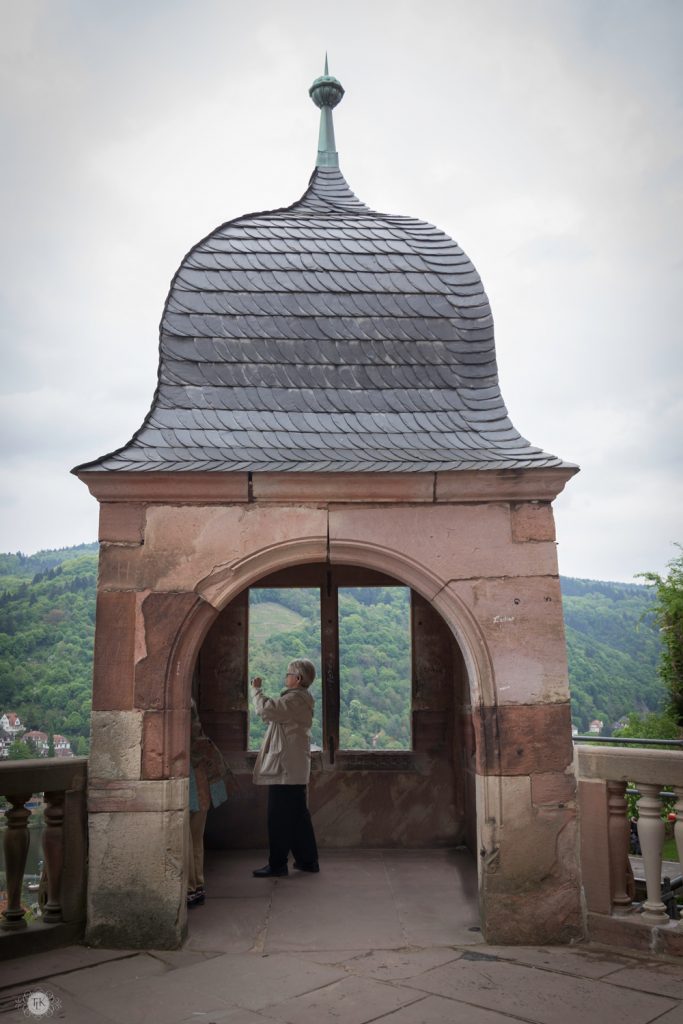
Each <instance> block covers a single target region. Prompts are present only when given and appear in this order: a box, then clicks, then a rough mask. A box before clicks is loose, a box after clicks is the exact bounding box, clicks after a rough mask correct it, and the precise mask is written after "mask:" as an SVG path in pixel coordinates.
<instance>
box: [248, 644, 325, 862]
mask: <svg viewBox="0 0 683 1024" xmlns="http://www.w3.org/2000/svg"><path fill="white" fill-rule="evenodd" d="M314 679H315V668H314V666H313V662H311V661H308V659H306V658H301V659H299V660H297V661H292V662H290V664H289V666H288V668H287V674H286V676H285V689H284V690H283V691H282V693H281V694H280V696H279V697H266V696H265V695H264V693H263V692H262V690H261V684H262V679H261V678H260V677H259V676H257V677H256V678H254V679H252V681H251V685H252V697H253V701H254V707H255V708H256V713H257V714H258V715H259V716H260V717H261V718H262V719H263V721H264V722H268V723H269V725H268V730H267V732H266V735H265V737H264V740H263V743H262V744H261V749H260V751H259V754H258V757H257V758H256V764H255V765H254V782H255V784H256V785H257V786H268V787H269V788H268V842H269V845H270V853H269V857H268V863H267V864H266V865H265V867H262V868H258V869H257V870H256V871H254V872H253V874H254V877H255V878H275V877H279V876H282V875H287V874H289V871H288V868H287V859H288V857H289V851H290V850H291V851H292V854H293V856H294V867H295V868H297V869H298V870H299V871H313V872H317V871H319V870H320V868H319V867H318V848H317V846H316V842H315V834H314V832H313V823H312V822H311V815H310V813H309V810H308V804H307V800H306V786H307V785H308V780H309V777H310V774H311V724H312V722H313V704H314V700H313V697H312V695H311V694H310V693H309V692H308V688H309V686H310V685H311V683H312V682H313V680H314Z"/></svg>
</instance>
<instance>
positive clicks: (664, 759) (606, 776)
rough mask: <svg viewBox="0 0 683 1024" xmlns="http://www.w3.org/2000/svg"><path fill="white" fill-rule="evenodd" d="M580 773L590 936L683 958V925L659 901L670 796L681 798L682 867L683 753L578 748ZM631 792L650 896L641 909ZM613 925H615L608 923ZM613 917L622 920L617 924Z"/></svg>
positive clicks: (681, 837)
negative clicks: (666, 796) (632, 853)
mask: <svg viewBox="0 0 683 1024" xmlns="http://www.w3.org/2000/svg"><path fill="white" fill-rule="evenodd" d="M575 766H576V772H577V777H578V781H579V820H580V835H581V873H582V878H583V888H584V893H585V898H586V909H587V911H588V931H589V935H590V937H591V938H593V939H595V940H597V941H610V942H614V941H618V940H623V944H624V945H630V946H632V947H633V946H635V947H637V948H644V949H645V948H647V949H651V950H661V951H666V952H670V953H679V954H683V922H674V921H671V920H670V918H669V917H668V915H667V912H666V907H665V905H664V903H663V902H662V899H661V875H662V849H663V845H664V834H665V822H664V819H663V817H662V808H663V803H662V801H663V797H662V793H663V791H665V790H666V791H669V792H673V793H674V794H675V797H676V804H675V811H676V814H677V820H676V823H675V839H676V846H677V853H678V860H679V863H680V864H681V867H682V868H683V754H682V753H681V752H680V751H671V750H661V749H657V750H651V749H645V748H632V747H630V748H625V749H624V748H615V747H608V748H605V747H598V746H590V745H585V746H584V745H577V747H576V749H575ZM629 785H630V786H632V787H633V788H634V789H636V790H637V791H638V792H639V794H640V797H639V799H638V836H639V839H640V846H641V851H642V857H643V865H644V871H645V884H646V892H647V895H646V899H645V900H644V901H641V902H638V901H635V900H634V885H633V876H632V872H631V868H630V862H629V842H630V823H629V820H628V811H627V806H628V805H627V799H626V789H627V786H629ZM607 918H610V919H612V920H611V921H610V922H608V921H607V920H606V919H607ZM615 918H618V919H619V923H618V924H617V923H616V922H615V920H614V919H615ZM631 926H635V927H636V932H633V930H631V931H629V930H628V929H630V928H631ZM644 929H647V934H646V932H645V931H644ZM674 932H675V933H676V934H675V936H674V934H673V933H674ZM665 933H666V934H665ZM629 936H630V938H629Z"/></svg>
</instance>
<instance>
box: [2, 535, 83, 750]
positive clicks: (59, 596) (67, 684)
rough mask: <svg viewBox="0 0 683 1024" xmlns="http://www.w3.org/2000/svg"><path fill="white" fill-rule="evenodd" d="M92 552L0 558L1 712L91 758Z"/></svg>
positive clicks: (71, 550) (75, 550)
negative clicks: (61, 737)
mask: <svg viewBox="0 0 683 1024" xmlns="http://www.w3.org/2000/svg"><path fill="white" fill-rule="evenodd" d="M96 583H97V545H96V544H81V545H79V546H78V547H76V548H66V549H64V550H61V551H40V552H38V553H37V554H35V555H31V556H30V557H29V556H25V555H21V554H17V555H0V712H3V711H16V712H17V714H18V715H19V717H20V718H21V720H22V722H23V724H24V725H25V726H26V727H27V728H28V729H41V730H42V731H44V732H48V733H61V734H62V735H64V736H66V737H67V738H68V739H69V740H71V744H72V749H73V751H74V753H77V754H81V753H87V751H88V736H89V732H90V705H91V699H90V698H91V688H92V652H93V635H94V629H95V587H96Z"/></svg>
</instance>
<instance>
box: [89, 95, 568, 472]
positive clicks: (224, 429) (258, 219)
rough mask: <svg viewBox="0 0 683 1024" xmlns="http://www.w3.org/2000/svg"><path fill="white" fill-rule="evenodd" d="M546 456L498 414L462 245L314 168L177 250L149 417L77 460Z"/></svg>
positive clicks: (301, 464)
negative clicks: (306, 180)
mask: <svg viewBox="0 0 683 1024" xmlns="http://www.w3.org/2000/svg"><path fill="white" fill-rule="evenodd" d="M333 81H335V80H333ZM325 112H327V114H328V115H329V116H330V118H331V110H329V108H328V109H327V111H325V110H324V111H323V113H325ZM328 123H329V126H330V127H331V120H330V121H329V122H328ZM321 138H322V135H321ZM333 141H334V139H333V135H332V142H333ZM332 148H333V146H332ZM328 155H329V154H328ZM333 156H334V158H336V153H334V154H333ZM320 162H321V161H320V160H319V163H320ZM323 162H324V161H323ZM333 162H336V160H335V161H333ZM560 465H566V464H565V463H562V462H561V460H560V459H558V458H556V457H555V456H552V455H548V454H547V453H545V452H543V451H541V450H540V449H539V448H535V447H533V446H532V445H530V444H529V442H528V441H526V440H525V439H524V438H522V437H521V436H520V434H519V433H518V431H517V430H516V429H515V428H514V427H513V425H512V423H511V422H510V420H509V418H508V416H507V412H506V409H505V406H504V404H503V399H502V396H501V393H500V389H499V386H498V376H497V367H496V356H495V346H494V336H493V321H492V317H491V310H490V307H489V303H488V299H487V297H486V294H485V292H484V288H483V286H482V283H481V279H480V277H479V275H478V273H477V271H476V270H475V268H474V266H473V265H472V263H471V262H470V260H469V259H468V258H467V256H466V255H465V253H464V252H463V251H462V249H461V248H460V247H459V246H458V245H457V244H456V243H455V242H454V241H453V240H452V239H451V238H449V237H448V236H447V235H445V234H444V233H443V232H442V231H440V230H438V229H437V228H435V227H433V226H432V225H430V224H426V223H424V222H423V221H420V220H416V219H413V218H411V217H400V216H388V215H384V214H380V213H376V212H374V211H373V210H370V209H368V207H366V206H365V205H364V204H363V203H361V202H360V201H359V200H358V199H357V198H356V196H355V195H354V194H353V192H352V191H351V190H350V188H349V186H348V185H347V183H346V181H345V180H344V178H343V176H342V174H341V173H340V171H339V169H338V168H337V167H335V166H318V167H317V168H316V169H315V171H314V173H313V176H312V178H311V181H310V184H309V187H308V189H307V191H306V192H305V194H304V195H303V197H302V198H301V199H300V200H299V201H298V202H297V203H294V205H292V206H290V207H287V208H284V209H280V210H274V211H271V212H266V213H257V214H249V215H247V216H243V217H238V218H237V219H236V220H233V221H229V222H228V223H226V224H223V225H222V226H221V227H219V228H218V229H217V230H216V231H214V232H213V233H212V234H211V235H209V236H207V237H206V238H205V239H204V240H203V241H201V242H199V243H198V245H196V246H195V247H194V248H193V249H192V250H191V251H190V252H189V253H188V255H187V256H186V257H185V259H184V260H183V262H182V264H181V266H180V268H179V270H178V272H177V273H176V275H175V277H174V279H173V282H172V284H171V290H170V292H169V295H168V299H167V301H166V307H165V309H164V314H163V319H162V323H161V340H160V360H159V376H158V384H157V389H156V392H155V395H154V400H153V403H152V408H151V409H150V412H149V413H148V415H147V417H146V419H145V421H144V423H143V425H142V426H141V428H140V429H139V430H138V431H137V433H136V434H135V435H134V436H133V438H132V439H131V441H130V442H129V443H128V444H127V445H125V446H124V447H123V448H120V449H118V450H117V451H115V452H113V453H112V454H110V455H106V456H103V457H102V458H101V459H99V460H97V461H95V462H91V463H88V464H86V465H83V466H79V467H78V470H79V471H82V470H88V471H99V470H102V471H111V470H127V471H131V470H132V471H177V470H188V471H198V470H213V471H237V470H242V471H245V470H248V471H254V472H258V471H265V470H267V471H278V470H284V471H296V470H299V471H320V472H338V471H343V472H348V471H352V472H363V471H373V472H376V471H380V472H381V471H399V472H407V471H417V472H427V471H429V472H433V471H438V470H466V469H482V470H485V469H488V470H500V469H523V468H529V467H548V466H560Z"/></svg>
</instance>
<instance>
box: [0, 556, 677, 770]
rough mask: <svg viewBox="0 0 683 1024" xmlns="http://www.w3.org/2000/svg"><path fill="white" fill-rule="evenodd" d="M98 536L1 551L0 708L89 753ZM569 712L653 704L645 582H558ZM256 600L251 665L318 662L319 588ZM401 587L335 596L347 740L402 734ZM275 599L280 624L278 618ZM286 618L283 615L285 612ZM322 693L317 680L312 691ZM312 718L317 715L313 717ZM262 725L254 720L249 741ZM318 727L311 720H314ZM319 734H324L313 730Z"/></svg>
mask: <svg viewBox="0 0 683 1024" xmlns="http://www.w3.org/2000/svg"><path fill="white" fill-rule="evenodd" d="M96 552H97V545H95V544H82V545H79V546H78V547H75V548H65V549H62V550H58V551H53V550H46V551H41V552H38V553H37V554H35V555H30V556H27V555H22V554H20V553H17V554H0V712H2V711H10V710H11V711H16V712H17V713H18V714H19V716H20V717H21V719H22V721H23V723H24V724H25V725H26V726H27V728H29V729H42V730H44V731H46V732H57V733H62V734H64V735H65V736H67V737H68V738H69V739H70V740H71V741H72V743H73V746H74V750H75V751H76V752H77V753H86V752H87V746H88V736H89V717H90V706H91V686H92V651H93V636H94V623H95V590H96V579H97V554H96ZM562 591H563V595H564V615H565V624H566V631H567V647H568V655H569V676H570V685H571V694H572V713H573V718H574V721H575V723H576V725H577V726H578V727H579V729H580V730H581V731H583V730H585V729H586V728H587V727H588V723H589V722H590V720H591V719H593V718H600V719H602V720H603V721H604V722H605V724H606V726H607V728H608V729H609V727H610V726H611V725H612V724H613V723H615V722H616V721H617V720H618V719H620V718H622V717H624V716H626V715H628V714H629V713H631V712H643V711H657V710H659V709H660V708H661V707H662V704H663V702H664V697H665V694H664V689H663V686H662V684H661V681H660V680H659V677H658V675H657V661H658V656H659V637H658V631H657V628H656V626H655V625H654V622H653V620H652V617H651V615H650V614H649V610H650V609H651V607H652V594H651V592H650V591H649V590H648V589H647V588H646V587H643V586H638V585H635V584H625V583H610V582H602V581H594V580H577V579H571V578H563V579H562ZM252 593H253V598H252V600H253V602H254V605H255V607H254V618H255V619H256V618H257V617H258V615H259V614H260V613H259V611H258V608H257V605H258V603H261V604H262V605H263V606H264V610H263V615H264V616H265V618H266V623H265V625H266V626H268V621H269V620H272V621H273V622H274V623H275V628H274V629H270V630H269V629H268V628H265V629H264V630H262V636H261V639H260V640H259V641H258V642H254V643H252V651H251V659H250V672H251V673H252V674H259V675H262V676H264V678H265V679H267V680H268V683H269V688H270V689H271V692H273V691H274V690H277V688H278V686H279V683H280V682H281V677H282V673H283V671H284V668H285V667H286V661H287V660H288V659H290V658H294V657H311V658H312V659H313V660H314V662H315V663H316V665H317V666H319V665H320V622H319V611H318V609H319V605H318V597H317V594H316V593H315V591H310V590H289V591H283V590H277V591H267V590H255V591H253V592H252ZM405 594H406V592H405V590H404V589H403V588H398V587H380V588H374V589H370V588H368V589H366V588H362V589H360V588H355V589H354V588H346V589H344V590H343V591H342V592H341V593H340V601H339V608H340V646H341V654H342V657H341V689H342V718H341V728H342V736H341V737H340V738H341V742H342V743H343V745H344V746H351V747H354V746H374V747H375V748H377V749H389V748H392V747H394V748H395V747H401V746H404V745H406V744H407V743H408V742H409V731H407V730H409V724H408V722H409V719H408V717H407V715H406V714H405V711H404V709H405V708H406V706H407V700H408V695H409V693H410V683H409V680H410V638H409V608H408V603H407V601H406V596H405ZM278 607H279V608H280V616H281V618H282V621H278ZM285 619H286V621H285ZM315 685H316V687H317V686H318V684H315ZM313 692H314V693H317V694H318V695H319V689H317V690H314V691H313ZM317 720H318V723H319V720H320V715H318V716H317ZM261 728H262V726H261V725H260V724H259V723H254V724H253V726H252V742H253V743H257V741H258V739H259V736H260V732H259V730H260V729H261ZM319 728H320V726H319V724H318V726H317V729H318V730H319ZM314 738H315V739H316V742H318V743H320V741H321V738H322V737H321V736H320V735H319V734H317V735H316V736H315V737H314Z"/></svg>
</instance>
